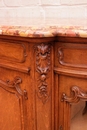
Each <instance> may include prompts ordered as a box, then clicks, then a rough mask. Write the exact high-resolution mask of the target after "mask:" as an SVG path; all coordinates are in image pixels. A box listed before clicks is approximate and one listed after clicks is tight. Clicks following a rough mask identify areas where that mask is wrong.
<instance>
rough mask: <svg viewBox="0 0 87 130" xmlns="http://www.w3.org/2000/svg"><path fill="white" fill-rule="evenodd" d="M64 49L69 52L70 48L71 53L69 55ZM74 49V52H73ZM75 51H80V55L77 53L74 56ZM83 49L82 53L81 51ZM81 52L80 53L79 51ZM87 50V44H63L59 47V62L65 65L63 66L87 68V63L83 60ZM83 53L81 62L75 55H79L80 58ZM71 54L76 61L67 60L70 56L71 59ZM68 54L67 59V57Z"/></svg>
mask: <svg viewBox="0 0 87 130" xmlns="http://www.w3.org/2000/svg"><path fill="white" fill-rule="evenodd" d="M64 50H67V52H68V51H69V50H70V53H69V54H68V55H67V54H66V53H64ZM72 51H73V52H72ZM75 51H78V54H79V55H75V56H73V57H72V53H75ZM81 51H82V53H81ZM79 52H80V53H79ZM83 52H84V53H85V52H87V46H86V45H84V46H79V44H78V46H74V45H68V46H62V47H59V48H58V62H59V63H60V64H61V65H63V66H68V67H74V68H75V67H76V68H77V67H79V68H86V69H87V63H86V62H85V61H84V60H83V58H84V57H86V54H85V55H84V53H83ZM82 54H83V58H82V57H81V61H80V62H81V63H79V62H78V61H76V59H75V57H77V59H79V58H80V56H81V55H82ZM70 55H71V58H72V59H73V60H74V62H73V63H72V62H71V61H67V59H68V57H69V59H70ZM66 56H67V59H66V58H65V57H66Z"/></svg>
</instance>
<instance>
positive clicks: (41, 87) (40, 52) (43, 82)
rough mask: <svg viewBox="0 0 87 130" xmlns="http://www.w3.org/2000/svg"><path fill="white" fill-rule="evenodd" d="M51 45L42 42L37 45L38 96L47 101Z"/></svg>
mask: <svg viewBox="0 0 87 130" xmlns="http://www.w3.org/2000/svg"><path fill="white" fill-rule="evenodd" d="M50 49H51V48H50V45H48V44H44V43H42V44H40V45H38V46H37V47H36V71H37V73H38V74H39V78H38V92H37V94H38V97H39V98H40V99H41V100H42V102H43V103H45V102H46V101H47V99H48V97H49V92H48V84H47V74H48V72H49V70H50Z"/></svg>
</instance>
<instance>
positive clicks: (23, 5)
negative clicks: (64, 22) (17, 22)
mask: <svg viewBox="0 0 87 130" xmlns="http://www.w3.org/2000/svg"><path fill="white" fill-rule="evenodd" d="M0 17H4V18H7V17H8V18H14V17H16V18H18V17H28V18H37V17H39V18H48V17H49V18H51V17H52V18H86V17H87V0H0Z"/></svg>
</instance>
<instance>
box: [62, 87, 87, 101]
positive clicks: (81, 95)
mask: <svg viewBox="0 0 87 130" xmlns="http://www.w3.org/2000/svg"><path fill="white" fill-rule="evenodd" d="M71 92H73V95H72V96H71V97H68V96H67V95H66V94H65V93H63V95H62V101H66V102H68V103H77V102H79V101H80V100H83V101H87V92H84V91H83V90H82V89H81V88H79V87H78V86H73V87H72V88H71Z"/></svg>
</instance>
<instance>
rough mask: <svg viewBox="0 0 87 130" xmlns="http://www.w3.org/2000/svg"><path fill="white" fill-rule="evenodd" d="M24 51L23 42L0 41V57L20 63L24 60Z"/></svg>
mask: <svg viewBox="0 0 87 130" xmlns="http://www.w3.org/2000/svg"><path fill="white" fill-rule="evenodd" d="M25 58H26V51H25V46H24V44H19V43H15V42H5V41H2V42H0V59H3V60H8V61H11V62H18V63H22V62H24V61H25Z"/></svg>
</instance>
